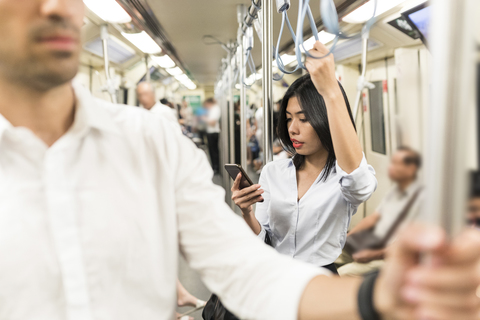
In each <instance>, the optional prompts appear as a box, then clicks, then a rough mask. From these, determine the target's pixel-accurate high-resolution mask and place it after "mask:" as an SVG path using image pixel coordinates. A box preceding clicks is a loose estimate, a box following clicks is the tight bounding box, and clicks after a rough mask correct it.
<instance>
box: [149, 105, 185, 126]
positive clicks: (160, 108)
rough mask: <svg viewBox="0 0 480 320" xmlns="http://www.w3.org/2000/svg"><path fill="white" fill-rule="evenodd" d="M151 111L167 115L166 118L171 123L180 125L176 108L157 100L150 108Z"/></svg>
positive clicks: (162, 115)
mask: <svg viewBox="0 0 480 320" xmlns="http://www.w3.org/2000/svg"><path fill="white" fill-rule="evenodd" d="M150 112H153V113H156V114H158V115H160V116H161V117H165V119H167V120H168V121H170V122H171V123H174V124H176V126H179V124H178V117H177V116H176V111H175V109H172V108H170V107H169V106H167V105H164V104H163V103H160V102H157V103H156V104H155V105H154V106H153V107H152V108H151V109H150Z"/></svg>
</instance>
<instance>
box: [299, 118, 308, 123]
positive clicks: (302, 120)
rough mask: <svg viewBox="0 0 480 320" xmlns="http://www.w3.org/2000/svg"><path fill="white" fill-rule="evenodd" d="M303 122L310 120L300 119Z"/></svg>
mask: <svg viewBox="0 0 480 320" xmlns="http://www.w3.org/2000/svg"><path fill="white" fill-rule="evenodd" d="M300 121H301V122H308V120H307V119H300Z"/></svg>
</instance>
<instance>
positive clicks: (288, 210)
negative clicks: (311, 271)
mask: <svg viewBox="0 0 480 320" xmlns="http://www.w3.org/2000/svg"><path fill="white" fill-rule="evenodd" d="M321 175H322V174H320V175H319V176H318V177H317V179H316V180H315V182H314V183H313V184H312V186H311V187H310V189H309V190H308V191H307V192H306V193H305V195H304V196H303V197H302V198H301V199H300V201H297V199H298V191H297V190H298V189H297V178H296V169H295V165H294V164H293V161H292V160H291V159H286V160H279V161H273V162H270V163H269V164H267V165H266V166H265V168H264V169H263V170H262V174H261V176H260V181H259V184H260V185H261V186H262V189H264V190H265V193H264V195H263V197H264V199H265V201H264V202H262V203H257V207H256V210H255V216H256V217H257V220H258V221H259V222H260V225H261V226H262V231H261V232H260V234H259V237H260V238H262V239H264V238H265V233H266V232H268V233H269V235H270V237H271V239H272V244H273V246H274V247H275V249H276V250H277V251H278V252H280V253H282V254H285V255H289V256H291V257H293V258H295V259H298V260H302V261H304V262H308V263H311V264H314V265H316V266H324V265H328V264H331V263H333V262H334V261H335V260H336V259H337V258H338V256H339V255H340V253H341V252H342V248H343V246H344V245H345V239H346V235H347V228H348V225H349V223H350V219H351V217H352V215H353V214H355V212H356V211H357V208H358V206H359V205H360V204H361V203H362V202H364V201H366V200H368V198H370V196H371V195H372V193H373V192H374V191H375V189H376V188H377V179H376V178H375V170H374V169H373V167H372V166H370V165H368V164H367V161H366V159H365V156H364V157H363V159H362V162H361V164H360V166H359V167H358V168H357V169H356V170H355V171H353V172H352V173H350V174H347V173H346V172H345V171H343V170H342V169H341V168H340V167H339V165H338V164H336V165H335V168H334V169H333V170H332V172H331V173H330V175H329V177H328V179H327V180H326V181H323V180H322V179H320V177H321Z"/></svg>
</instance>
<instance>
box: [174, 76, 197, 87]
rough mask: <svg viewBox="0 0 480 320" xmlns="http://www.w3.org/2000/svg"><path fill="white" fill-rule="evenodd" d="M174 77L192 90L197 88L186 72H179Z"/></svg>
mask: <svg viewBox="0 0 480 320" xmlns="http://www.w3.org/2000/svg"><path fill="white" fill-rule="evenodd" d="M175 79H177V80H178V81H179V82H180V83H181V84H183V85H184V86H185V87H187V89H190V90H194V89H196V88H197V85H196V84H195V83H193V81H192V80H190V78H189V77H188V76H187V75H186V74H181V75H177V76H175Z"/></svg>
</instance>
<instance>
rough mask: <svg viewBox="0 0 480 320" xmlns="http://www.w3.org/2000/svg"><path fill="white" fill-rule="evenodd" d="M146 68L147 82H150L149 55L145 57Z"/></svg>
mask: <svg viewBox="0 0 480 320" xmlns="http://www.w3.org/2000/svg"><path fill="white" fill-rule="evenodd" d="M145 67H146V69H147V73H146V74H145V75H146V80H147V82H150V68H149V66H148V54H146V55H145Z"/></svg>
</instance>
